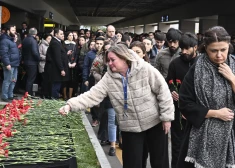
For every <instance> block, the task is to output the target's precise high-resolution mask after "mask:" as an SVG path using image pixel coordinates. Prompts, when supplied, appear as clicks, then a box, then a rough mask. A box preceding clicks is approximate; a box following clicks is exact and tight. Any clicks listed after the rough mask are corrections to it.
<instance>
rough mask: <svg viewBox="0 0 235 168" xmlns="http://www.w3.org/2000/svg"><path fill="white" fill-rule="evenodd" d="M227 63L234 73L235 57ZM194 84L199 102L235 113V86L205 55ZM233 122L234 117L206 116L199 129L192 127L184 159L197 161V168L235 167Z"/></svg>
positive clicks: (200, 59)
mask: <svg viewBox="0 0 235 168" xmlns="http://www.w3.org/2000/svg"><path fill="white" fill-rule="evenodd" d="M226 63H227V64H228V65H229V67H230V68H231V69H232V72H233V73H234V74H235V58H234V57H233V56H231V55H229V56H228V59H227V62H226ZM194 84H195V93H196V98H197V103H198V104H201V105H203V106H205V107H207V108H208V109H214V110H219V109H221V108H224V107H226V108H229V109H231V110H232V111H233V112H235V102H234V100H233V94H234V93H233V90H232V87H231V85H230V84H229V81H228V80H227V79H225V78H224V77H223V76H222V75H221V74H220V73H219V72H218V66H216V65H215V64H213V63H212V62H211V61H210V60H209V58H208V55H206V54H204V55H202V56H201V57H200V58H199V59H198V61H197V63H196V67H195V73H194ZM233 124H234V120H232V121H223V120H220V119H217V118H207V119H205V121H204V123H203V124H202V125H201V127H200V128H195V127H194V126H192V129H191V132H190V136H189V146H188V152H187V156H186V158H185V161H186V162H191V163H194V166H195V167H196V168H235V147H234V143H235V142H234V138H235V137H234V129H233Z"/></svg>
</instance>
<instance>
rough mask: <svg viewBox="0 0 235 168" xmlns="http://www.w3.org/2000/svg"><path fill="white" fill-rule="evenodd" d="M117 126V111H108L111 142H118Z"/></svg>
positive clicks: (110, 109) (111, 109)
mask: <svg viewBox="0 0 235 168" xmlns="http://www.w3.org/2000/svg"><path fill="white" fill-rule="evenodd" d="M116 131H117V126H116V124H115V111H114V109H113V108H109V109H108V134H109V142H116Z"/></svg>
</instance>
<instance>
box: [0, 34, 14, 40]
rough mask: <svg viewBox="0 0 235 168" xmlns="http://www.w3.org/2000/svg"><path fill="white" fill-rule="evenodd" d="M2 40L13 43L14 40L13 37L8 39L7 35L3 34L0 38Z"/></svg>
mask: <svg viewBox="0 0 235 168" xmlns="http://www.w3.org/2000/svg"><path fill="white" fill-rule="evenodd" d="M2 39H8V40H11V41H14V38H13V37H10V36H9V35H8V34H7V33H3V34H2V35H1V36H0V40H2Z"/></svg>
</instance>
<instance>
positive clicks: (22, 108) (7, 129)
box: [0, 92, 32, 157]
mask: <svg viewBox="0 0 235 168" xmlns="http://www.w3.org/2000/svg"><path fill="white" fill-rule="evenodd" d="M28 97H29V95H28V92H26V93H25V95H24V96H23V97H22V98H21V99H20V100H13V101H12V103H8V104H7V105H6V106H5V107H4V108H3V109H1V110H0V156H5V157H8V152H9V151H8V149H7V147H8V146H9V145H10V144H9V143H8V142H7V138H9V137H12V136H14V133H16V132H17V131H16V130H15V129H13V126H14V124H15V123H16V122H22V124H23V125H26V123H27V119H26V118H24V115H25V114H26V113H27V112H28V111H29V109H30V108H31V107H32V99H28Z"/></svg>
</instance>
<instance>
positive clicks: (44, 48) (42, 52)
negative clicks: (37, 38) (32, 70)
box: [38, 39, 49, 73]
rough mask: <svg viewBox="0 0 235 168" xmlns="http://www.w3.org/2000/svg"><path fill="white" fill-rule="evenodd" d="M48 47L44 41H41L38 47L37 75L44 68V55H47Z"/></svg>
mask: <svg viewBox="0 0 235 168" xmlns="http://www.w3.org/2000/svg"><path fill="white" fill-rule="evenodd" d="M48 47H49V44H48V42H47V41H46V40H44V39H42V42H41V44H40V45H39V53H40V62H39V64H38V71H39V73H42V72H44V67H45V64H46V53H47V49H48Z"/></svg>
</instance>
